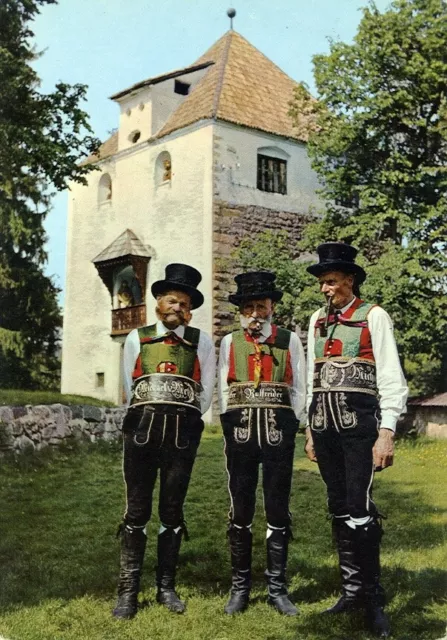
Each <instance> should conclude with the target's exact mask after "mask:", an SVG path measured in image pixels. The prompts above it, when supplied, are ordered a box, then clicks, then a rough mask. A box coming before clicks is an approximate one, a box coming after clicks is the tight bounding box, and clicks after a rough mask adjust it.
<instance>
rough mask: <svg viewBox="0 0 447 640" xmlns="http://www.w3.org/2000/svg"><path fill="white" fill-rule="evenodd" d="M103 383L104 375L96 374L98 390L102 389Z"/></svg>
mask: <svg viewBox="0 0 447 640" xmlns="http://www.w3.org/2000/svg"><path fill="white" fill-rule="evenodd" d="M104 381H105V374H104V373H97V374H96V386H97V387H98V388H103V387H104Z"/></svg>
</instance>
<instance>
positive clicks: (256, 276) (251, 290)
mask: <svg viewBox="0 0 447 640" xmlns="http://www.w3.org/2000/svg"><path fill="white" fill-rule="evenodd" d="M275 279H276V276H275V274H274V273H271V272H270V271H250V272H249V273H241V274H240V275H238V276H236V277H235V279H234V281H235V282H236V284H237V291H236V293H232V294H230V295H229V296H228V300H229V301H230V302H232V303H233V304H235V305H237V306H239V305H240V304H241V302H245V301H246V300H257V299H259V300H262V299H263V298H270V299H271V300H272V301H273V302H278V301H279V300H281V298H282V291H280V290H279V289H275Z"/></svg>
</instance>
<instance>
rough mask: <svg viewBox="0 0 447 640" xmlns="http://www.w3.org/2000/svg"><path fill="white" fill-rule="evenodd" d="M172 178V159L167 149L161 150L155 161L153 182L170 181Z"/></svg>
mask: <svg viewBox="0 0 447 640" xmlns="http://www.w3.org/2000/svg"><path fill="white" fill-rule="evenodd" d="M171 178H172V161H171V155H170V153H168V152H167V151H162V152H161V153H160V155H159V156H158V158H157V160H156V161H155V184H156V185H157V186H158V185H160V184H164V183H168V182H171Z"/></svg>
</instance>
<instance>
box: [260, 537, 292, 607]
mask: <svg viewBox="0 0 447 640" xmlns="http://www.w3.org/2000/svg"><path fill="white" fill-rule="evenodd" d="M289 537H290V532H289V529H288V528H285V529H270V528H268V529H267V570H266V571H265V577H266V578H267V587H268V599H267V602H268V603H269V604H270V605H271V606H272V607H274V608H275V609H276V610H277V611H279V612H280V613H282V614H284V615H285V616H296V615H297V614H298V609H297V608H296V607H295V606H294V605H293V604H292V603H291V602H290V600H289V596H288V593H287V586H286V566H287V552H288V547H289Z"/></svg>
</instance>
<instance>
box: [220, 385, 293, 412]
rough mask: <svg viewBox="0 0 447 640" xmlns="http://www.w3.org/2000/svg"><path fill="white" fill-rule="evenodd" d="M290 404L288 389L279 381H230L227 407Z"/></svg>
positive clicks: (281, 405) (280, 405)
mask: <svg viewBox="0 0 447 640" xmlns="http://www.w3.org/2000/svg"><path fill="white" fill-rule="evenodd" d="M291 406H292V402H291V400H290V389H289V387H288V386H287V385H286V384H283V383H280V382H260V383H259V384H258V386H257V387H256V389H255V385H254V383H253V382H232V383H231V384H230V389H229V392H228V404H227V408H228V409H238V408H240V409H242V408H244V407H251V408H257V407H262V408H266V409H270V408H285V409H288V408H290V407H291Z"/></svg>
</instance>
